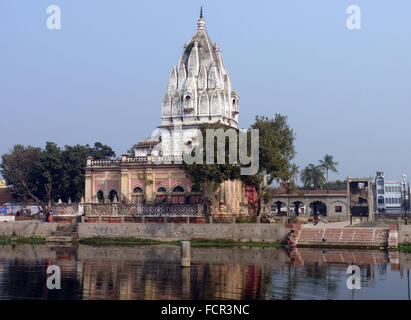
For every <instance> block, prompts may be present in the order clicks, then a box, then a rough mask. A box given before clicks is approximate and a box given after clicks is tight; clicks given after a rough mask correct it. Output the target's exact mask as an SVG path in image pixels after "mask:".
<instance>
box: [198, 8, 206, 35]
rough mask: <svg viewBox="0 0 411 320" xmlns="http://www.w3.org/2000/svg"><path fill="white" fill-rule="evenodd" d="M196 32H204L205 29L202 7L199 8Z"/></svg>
mask: <svg viewBox="0 0 411 320" xmlns="http://www.w3.org/2000/svg"><path fill="white" fill-rule="evenodd" d="M197 26H198V30H204V29H205V21H204V16H203V6H201V8H200V19H198V22H197Z"/></svg>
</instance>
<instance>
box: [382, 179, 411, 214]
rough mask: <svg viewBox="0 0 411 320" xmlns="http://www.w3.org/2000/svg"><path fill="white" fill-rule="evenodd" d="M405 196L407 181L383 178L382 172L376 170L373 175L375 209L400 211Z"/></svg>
mask: <svg viewBox="0 0 411 320" xmlns="http://www.w3.org/2000/svg"><path fill="white" fill-rule="evenodd" d="M404 188H405V197H407V195H408V183H407V182H405V180H404V181H401V180H385V178H384V172H381V171H379V172H377V175H376V177H375V186H374V190H375V197H376V199H375V200H376V203H377V211H378V212H385V213H401V212H402V210H403V205H404Z"/></svg>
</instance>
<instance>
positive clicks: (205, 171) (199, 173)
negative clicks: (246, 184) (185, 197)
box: [181, 122, 240, 213]
mask: <svg viewBox="0 0 411 320" xmlns="http://www.w3.org/2000/svg"><path fill="white" fill-rule="evenodd" d="M207 129H212V130H219V129H222V130H224V131H225V130H227V129H232V128H231V127H228V126H226V125H224V124H222V123H221V122H216V123H212V124H210V123H204V124H201V125H200V132H201V135H202V137H203V139H202V140H203V141H202V142H203V144H202V148H201V146H200V145H199V143H200V141H192V143H193V144H196V143H197V147H194V148H192V151H191V153H192V154H191V155H192V156H195V152H202V155H201V158H202V160H203V163H196V162H194V163H192V164H188V163H186V162H185V161H183V163H182V165H181V168H182V169H184V171H185V173H186V176H187V177H188V178H189V179H190V180H191V181H192V182H193V183H194V184H195V185H196V186H198V187H199V189H200V190H201V191H202V193H203V201H204V202H205V204H206V206H207V208H206V210H207V213H210V210H211V202H212V198H213V196H214V194H215V192H216V191H217V190H218V189H219V188H220V186H221V184H222V183H223V182H224V181H226V180H236V179H239V178H240V166H239V165H238V164H230V163H229V157H228V156H229V152H228V151H229V144H228V137H226V139H225V141H224V149H225V154H224V156H225V162H224V164H217V138H215V139H214V163H212V164H207V163H206V152H204V150H206V130H207ZM236 133H237V134H238V131H237V130H236ZM197 139H198V138H197ZM237 143H238V139H237ZM237 147H238V144H237Z"/></svg>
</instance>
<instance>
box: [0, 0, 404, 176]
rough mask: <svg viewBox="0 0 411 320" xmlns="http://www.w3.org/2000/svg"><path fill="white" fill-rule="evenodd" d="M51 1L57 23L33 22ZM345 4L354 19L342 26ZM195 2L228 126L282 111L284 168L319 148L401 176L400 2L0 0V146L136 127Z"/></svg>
mask: <svg viewBox="0 0 411 320" xmlns="http://www.w3.org/2000/svg"><path fill="white" fill-rule="evenodd" d="M52 4H55V5H58V6H60V8H61V22H62V29H61V30H54V31H51V30H48V29H47V27H46V20H47V17H48V15H47V14H46V8H47V7H48V6H49V5H52ZM351 4H355V5H358V6H359V7H360V8H361V24H362V28H361V30H354V31H351V30H348V29H347V28H346V20H347V18H348V14H347V13H346V9H347V7H348V6H349V5H351ZM200 5H203V6H204V15H205V19H206V23H207V30H208V33H209V35H210V37H211V39H212V40H213V41H218V42H219V43H220V49H221V52H222V55H223V59H224V62H225V65H226V68H227V69H228V71H229V74H230V77H231V81H232V84H233V87H234V89H235V90H236V91H237V92H238V93H239V95H240V126H241V127H243V128H246V127H248V126H249V125H250V124H251V123H252V121H253V120H254V117H255V115H256V114H258V115H266V116H273V115H274V114H275V113H280V114H283V115H287V116H288V119H289V123H290V126H291V127H292V128H293V129H294V131H295V134H296V150H297V155H296V158H295V161H296V163H297V165H299V166H300V168H302V167H304V166H305V165H307V164H308V163H310V162H313V163H316V162H317V161H318V160H319V159H320V158H322V156H323V155H324V154H325V153H329V154H331V155H333V156H334V158H335V159H336V160H337V161H338V162H339V163H340V164H339V166H338V169H339V173H338V174H331V175H330V178H331V179H335V178H340V179H343V178H345V177H346V176H374V175H375V171H376V170H382V171H385V173H386V177H387V178H389V179H399V178H400V177H401V173H403V172H404V173H407V174H408V175H411V161H410V159H411V148H410V143H409V141H410V130H409V126H410V114H411V109H410V102H411V90H410V84H411V83H410V77H411V41H410V39H411V19H410V18H409V13H410V12H411V2H410V1H408V0H401V1H400V0H396V1H390V2H387V1H382V0H351V1H343V0H335V1H330V0H313V1H301V0H300V1H297V0H294V1H293V0H287V1H272V0H271V1H217V0H206V1H204V0H203V1H193V0H186V1H155V0H153V1H134V0H123V1H114V0H111V1H103V0H87V1H80V0H71V1H63V0H47V1H45V0H36V1H27V0H24V1H23V0H13V1H11V0H3V1H1V2H0V39H1V41H2V46H1V50H0V70H1V72H0V110H1V113H0V114H1V128H2V134H1V135H0V153H5V152H7V151H8V150H9V149H10V148H11V147H12V146H13V145H14V144H17V143H20V144H24V145H34V146H44V143H45V142H46V141H54V142H56V143H57V144H59V145H61V146H64V145H65V144H70V145H72V144H77V143H79V144H87V143H89V144H92V143H94V142H95V141H101V142H103V143H106V144H108V145H110V146H112V147H113V149H115V151H116V152H117V154H118V155H120V154H122V153H125V152H126V150H127V149H129V148H130V147H131V146H132V145H133V144H134V143H136V142H137V141H139V140H141V139H143V138H145V137H147V136H149V135H150V134H151V132H152V130H153V129H154V128H155V127H156V126H157V125H159V124H160V116H161V100H162V98H163V95H164V92H165V90H166V88H167V81H168V75H169V73H170V70H171V68H172V66H173V65H176V64H177V63H178V59H179V57H180V55H181V53H182V49H183V45H184V43H185V42H186V41H187V40H188V39H189V38H190V37H191V35H192V33H193V32H194V31H195V29H196V22H197V19H198V15H199V7H200Z"/></svg>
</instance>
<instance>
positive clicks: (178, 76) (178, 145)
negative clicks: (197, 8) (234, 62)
mask: <svg viewBox="0 0 411 320" xmlns="http://www.w3.org/2000/svg"><path fill="white" fill-rule="evenodd" d="M238 114H239V97H238V94H237V93H236V92H235V91H234V90H233V89H232V87H231V82H230V77H229V76H228V73H227V70H226V69H225V67H224V63H223V59H222V57H221V53H220V50H219V46H218V43H215V44H214V45H213V44H212V42H211V39H210V37H209V36H208V34H207V31H206V28H205V20H204V18H203V12H202V9H201V12H200V18H199V19H198V22H197V30H196V31H195V33H194V35H193V36H192V37H191V39H190V40H189V41H188V42H187V43H186V44H185V46H184V52H183V54H182V56H181V58H180V61H179V63H178V67H175V66H174V67H173V68H172V70H171V73H170V78H169V81H168V87H167V92H166V94H165V96H164V99H163V105H162V122H161V125H160V126H159V129H160V130H159V131H157V133H156V134H154V135H153V136H152V138H150V139H146V140H144V141H142V142H140V143H138V144H136V145H135V146H134V150H135V155H136V156H143V155H146V154H147V146H152V145H156V146H155V147H154V149H153V151H152V155H154V156H157V155H162V156H168V155H174V156H179V155H181V152H182V148H184V145H188V144H191V142H192V140H195V138H194V137H195V135H196V133H197V132H198V131H197V130H198V128H199V125H200V124H202V123H213V122H218V121H220V122H222V123H223V124H225V125H227V126H230V127H232V128H238ZM160 137H161V138H160ZM193 138H194V139H193ZM158 142H161V143H160V144H158ZM151 150H152V148H150V149H149V151H148V152H151Z"/></svg>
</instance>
